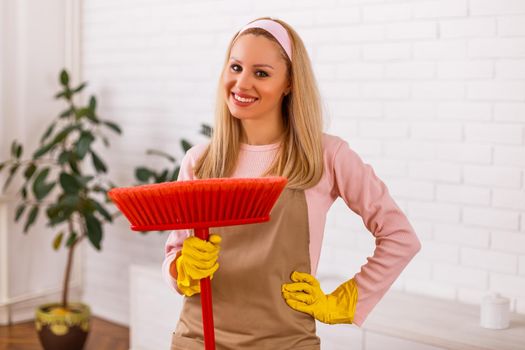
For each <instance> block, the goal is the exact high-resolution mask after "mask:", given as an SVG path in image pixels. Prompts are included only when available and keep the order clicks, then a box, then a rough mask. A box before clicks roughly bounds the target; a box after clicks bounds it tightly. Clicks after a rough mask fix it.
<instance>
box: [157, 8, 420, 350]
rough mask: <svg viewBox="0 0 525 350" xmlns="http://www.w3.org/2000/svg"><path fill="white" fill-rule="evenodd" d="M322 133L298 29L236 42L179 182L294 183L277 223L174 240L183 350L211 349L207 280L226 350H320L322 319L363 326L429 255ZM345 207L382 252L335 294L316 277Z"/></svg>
mask: <svg viewBox="0 0 525 350" xmlns="http://www.w3.org/2000/svg"><path fill="white" fill-rule="evenodd" d="M322 125H323V123H322V112H321V107H320V97H319V93H318V89H317V86H316V82H315V78H314V75H313V72H312V67H311V63H310V60H309V58H308V54H307V51H306V49H305V47H304V44H303V42H302V40H301V39H300V37H299V36H298V35H297V33H296V32H295V31H294V30H293V28H291V27H290V26H289V25H288V24H286V23H285V22H283V21H281V20H277V19H272V18H269V17H264V18H260V19H257V20H255V21H253V22H250V23H249V24H248V25H246V26H245V27H243V28H242V29H241V30H240V31H239V32H237V33H236V34H235V36H234V37H233V38H232V40H231V42H230V44H229V47H228V50H227V55H226V61H225V64H224V68H223V71H222V75H221V79H220V84H219V86H218V94H217V106H216V118H215V126H214V133H213V135H212V140H211V142H210V143H207V144H200V145H196V146H194V147H193V148H191V149H190V150H188V152H187V153H186V155H185V157H184V158H183V160H182V163H181V170H180V174H179V180H192V179H204V178H218V177H259V176H270V175H279V176H285V177H287V178H288V185H287V187H286V188H285V189H284V191H283V193H282V194H281V196H280V197H279V199H278V201H277V203H276V204H275V206H274V208H273V209H272V213H271V220H270V221H269V222H265V223H260V224H251V225H240V226H231V227H224V228H217V229H213V231H214V232H213V234H212V235H211V236H210V241H209V242H203V241H201V240H199V239H198V238H196V237H193V236H191V232H190V231H188V230H181V231H172V232H171V233H170V236H169V238H168V240H167V242H166V250H165V260H164V264H163V274H164V276H165V279H166V280H167V282H168V283H169V284H170V286H172V287H173V288H174V289H175V290H177V291H178V292H179V293H180V294H183V295H185V296H186V297H185V301H184V307H183V310H182V313H181V316H180V320H179V322H178V325H177V328H176V330H175V332H174V333H173V338H172V349H190V350H191V349H202V348H203V335H202V325H201V307H200V298H199V295H198V293H199V292H200V289H199V288H200V287H199V280H200V279H201V278H204V277H208V276H210V277H211V278H212V279H213V280H212V293H213V308H214V322H215V337H216V344H217V348H218V349H279V350H281V349H304V350H313V349H316V350H318V349H319V348H320V340H319V338H318V337H317V336H316V333H315V319H317V320H319V321H321V322H325V323H330V324H333V323H353V324H356V325H357V326H361V325H362V323H363V322H364V320H365V318H366V317H367V315H368V314H369V313H370V311H371V310H372V309H373V307H374V306H375V305H376V304H377V302H378V301H379V300H380V299H381V298H382V296H383V295H384V294H385V293H386V291H387V290H388V289H389V287H390V286H391V285H392V283H393V282H394V281H395V279H396V278H397V277H398V276H399V274H400V273H401V271H402V270H403V269H404V268H405V266H406V265H407V264H408V262H409V261H410V260H411V259H412V258H413V256H414V255H415V254H416V253H417V252H418V251H419V249H420V242H419V240H418V238H417V236H416V234H415V233H414V230H413V228H412V227H411V225H410V223H409V222H408V220H407V218H406V216H405V215H404V214H403V212H402V211H401V210H400V208H399V207H398V206H397V205H396V203H395V202H394V200H393V199H392V198H391V197H390V195H389V193H388V189H387V187H386V186H385V184H384V183H383V182H382V181H381V180H380V179H379V178H378V177H377V176H376V175H375V173H374V171H373V169H372V167H371V166H370V165H368V164H364V163H363V162H362V160H361V158H360V157H359V156H358V155H357V154H356V153H355V152H354V151H353V150H352V149H351V148H350V147H349V145H348V143H347V142H345V141H344V140H342V139H341V138H339V137H337V136H333V135H329V134H326V133H323V129H322ZM337 197H342V198H343V199H344V201H345V202H346V204H347V205H348V207H349V208H350V209H351V210H352V211H354V212H355V213H356V214H358V215H360V216H361V217H362V219H363V222H364V224H365V225H366V227H367V228H368V230H369V231H370V232H371V233H372V234H373V235H374V236H375V238H376V249H375V252H374V255H373V256H372V257H369V258H368V262H367V263H366V264H365V265H363V266H362V268H361V271H360V272H359V273H357V274H356V275H355V276H353V277H352V278H350V279H349V280H347V281H346V282H344V283H342V284H341V285H340V286H339V287H338V288H337V289H336V290H335V291H333V292H332V293H330V294H325V293H323V291H322V290H321V288H320V286H319V282H318V281H317V280H316V278H315V277H314V276H315V274H316V270H317V265H318V260H319V256H320V251H321V245H322V238H323V233H324V232H323V231H324V226H325V221H326V213H327V211H328V209H329V208H330V206H331V205H332V203H333V202H334V201H335V200H336V199H337ZM219 250H220V253H219Z"/></svg>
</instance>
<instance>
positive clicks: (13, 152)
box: [11, 140, 18, 158]
mask: <svg viewBox="0 0 525 350" xmlns="http://www.w3.org/2000/svg"><path fill="white" fill-rule="evenodd" d="M17 147H18V142H17V141H16V140H13V142H11V157H13V158H14V157H15V156H16V148H17Z"/></svg>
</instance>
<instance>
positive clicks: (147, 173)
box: [135, 167, 155, 182]
mask: <svg viewBox="0 0 525 350" xmlns="http://www.w3.org/2000/svg"><path fill="white" fill-rule="evenodd" d="M154 176H155V174H154V173H153V172H152V171H151V170H149V169H148V168H146V167H138V168H136V169H135V177H136V178H137V180H139V181H140V182H148V181H149V178H150V177H154Z"/></svg>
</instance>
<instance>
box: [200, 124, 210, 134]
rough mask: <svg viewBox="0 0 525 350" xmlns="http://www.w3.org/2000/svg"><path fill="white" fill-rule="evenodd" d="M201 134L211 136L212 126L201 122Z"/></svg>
mask: <svg viewBox="0 0 525 350" xmlns="http://www.w3.org/2000/svg"><path fill="white" fill-rule="evenodd" d="M201 134H202V135H204V136H208V137H211V136H212V134H213V128H212V127H211V126H209V125H207V124H201Z"/></svg>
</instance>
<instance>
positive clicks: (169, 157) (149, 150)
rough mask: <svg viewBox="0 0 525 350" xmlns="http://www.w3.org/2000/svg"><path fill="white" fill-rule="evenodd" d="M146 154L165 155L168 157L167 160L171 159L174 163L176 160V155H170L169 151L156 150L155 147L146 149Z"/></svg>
mask: <svg viewBox="0 0 525 350" xmlns="http://www.w3.org/2000/svg"><path fill="white" fill-rule="evenodd" d="M146 154H150V155H157V156H161V157H164V158H166V159H167V160H169V161H170V162H172V163H174V162H175V160H176V159H175V158H174V157H172V156H171V155H169V154H168V153H166V152H163V151H159V150H155V149H148V150H147V151H146Z"/></svg>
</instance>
